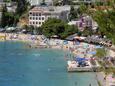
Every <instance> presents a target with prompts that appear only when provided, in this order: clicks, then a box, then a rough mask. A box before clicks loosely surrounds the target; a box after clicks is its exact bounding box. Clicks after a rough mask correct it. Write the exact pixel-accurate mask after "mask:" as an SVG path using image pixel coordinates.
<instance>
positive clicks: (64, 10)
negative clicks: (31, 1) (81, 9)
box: [29, 6, 70, 27]
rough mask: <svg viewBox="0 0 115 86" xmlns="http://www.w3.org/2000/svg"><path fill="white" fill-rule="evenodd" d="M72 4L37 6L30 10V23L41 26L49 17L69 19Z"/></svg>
mask: <svg viewBox="0 0 115 86" xmlns="http://www.w3.org/2000/svg"><path fill="white" fill-rule="evenodd" d="M69 11H70V6H58V7H54V6H49V7H48V6H44V7H43V6H42V7H41V6H36V7H34V8H33V9H31V10H30V11H29V25H33V26H37V27H40V26H41V25H42V24H43V23H44V22H45V21H46V20H47V19H48V18H57V19H62V20H67V14H68V12H69Z"/></svg>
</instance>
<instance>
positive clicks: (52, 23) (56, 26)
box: [41, 18, 78, 39]
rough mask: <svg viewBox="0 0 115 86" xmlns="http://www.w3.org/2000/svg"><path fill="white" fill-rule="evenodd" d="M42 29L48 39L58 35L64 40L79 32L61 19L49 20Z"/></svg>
mask: <svg viewBox="0 0 115 86" xmlns="http://www.w3.org/2000/svg"><path fill="white" fill-rule="evenodd" d="M41 28H42V33H43V34H44V35H45V36H46V37H51V36H53V35H57V36H59V37H60V38H62V39H64V38H66V37H67V36H69V35H71V34H74V33H76V32H77V31H78V29H77V28H76V27H75V26H70V25H68V24H67V23H65V22H63V21H61V20H60V19H55V18H49V19H48V20H47V21H46V22H45V23H43V25H42V26H41Z"/></svg>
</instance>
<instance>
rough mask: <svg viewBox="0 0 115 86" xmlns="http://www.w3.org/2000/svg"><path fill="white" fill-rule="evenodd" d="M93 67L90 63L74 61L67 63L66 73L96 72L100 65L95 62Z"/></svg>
mask: <svg viewBox="0 0 115 86" xmlns="http://www.w3.org/2000/svg"><path fill="white" fill-rule="evenodd" d="M95 62H96V63H95V65H93V64H91V62H90V61H86V62H85V63H78V62H76V61H67V64H68V66H67V71H68V72H97V71H99V69H100V65H99V64H98V62H97V61H95Z"/></svg>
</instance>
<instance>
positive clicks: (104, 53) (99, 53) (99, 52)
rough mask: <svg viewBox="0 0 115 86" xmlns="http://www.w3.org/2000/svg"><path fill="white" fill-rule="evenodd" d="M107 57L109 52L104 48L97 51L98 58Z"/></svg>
mask: <svg viewBox="0 0 115 86" xmlns="http://www.w3.org/2000/svg"><path fill="white" fill-rule="evenodd" d="M106 55H107V52H106V50H105V49H104V48H102V49H101V48H100V49H97V50H96V56H97V57H99V58H103V57H105V56H106Z"/></svg>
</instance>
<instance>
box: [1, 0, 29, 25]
mask: <svg viewBox="0 0 115 86" xmlns="http://www.w3.org/2000/svg"><path fill="white" fill-rule="evenodd" d="M12 1H15V2H16V3H17V9H16V12H8V10H7V6H6V5H5V6H3V10H2V19H1V26H2V27H6V26H16V24H17V22H18V21H19V18H20V17H21V16H22V15H23V14H24V13H25V12H26V11H27V9H28V6H29V3H28V2H27V1H26V0H12ZM14 15H15V16H14Z"/></svg>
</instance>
